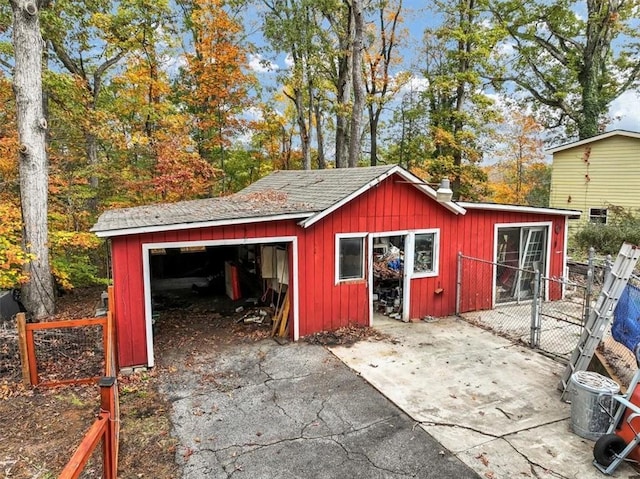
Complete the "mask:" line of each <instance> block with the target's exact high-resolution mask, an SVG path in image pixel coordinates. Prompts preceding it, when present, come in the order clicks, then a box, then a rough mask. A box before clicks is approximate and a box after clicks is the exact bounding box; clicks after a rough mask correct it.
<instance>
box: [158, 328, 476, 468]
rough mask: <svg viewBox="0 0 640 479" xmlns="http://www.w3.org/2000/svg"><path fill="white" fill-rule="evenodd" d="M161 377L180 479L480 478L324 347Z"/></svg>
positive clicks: (208, 360)
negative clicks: (170, 411)
mask: <svg viewBox="0 0 640 479" xmlns="http://www.w3.org/2000/svg"><path fill="white" fill-rule="evenodd" d="M181 368H182V369H181V370H179V371H175V372H173V373H172V374H168V375H166V377H164V379H163V386H162V390H163V393H165V394H166V395H167V397H168V398H169V400H170V401H171V402H172V404H173V408H172V421H173V424H174V431H173V433H174V435H175V436H176V437H177V438H178V440H179V446H178V448H177V451H176V460H177V462H178V463H179V464H180V465H181V467H182V477H183V478H185V479H199V478H238V479H241V478H252V479H259V478H265V479H266V478H269V479H274V478H283V479H284V478H287V479H288V478H367V479H369V478H391V479H393V478H456V479H466V478H469V479H471V478H473V479H477V478H478V477H479V476H478V475H477V474H476V473H474V472H473V471H472V470H471V469H470V468H468V467H467V466H466V465H464V464H463V463H462V461H460V460H459V459H458V458H456V457H455V456H454V455H452V454H451V453H450V452H449V451H448V450H447V449H445V448H444V447H443V446H442V445H441V444H439V443H438V442H437V441H435V440H434V439H433V438H432V437H431V436H430V435H429V434H428V433H427V432H426V431H425V430H424V429H423V428H422V427H417V424H416V423H415V421H413V420H411V419H410V418H409V417H408V416H407V415H406V414H405V413H404V412H402V411H401V410H400V409H399V408H398V407H396V406H395V405H394V404H393V403H391V402H390V401H389V400H388V399H387V398H386V397H385V396H383V395H382V394H381V393H380V392H378V391H377V390H376V389H374V388H373V387H372V386H371V385H369V384H368V383H367V382H366V381H364V380H363V379H362V378H361V377H360V376H359V375H358V374H356V373H355V372H353V371H352V370H350V369H349V368H348V367H346V366H345V365H344V364H343V363H342V362H341V361H340V360H338V359H337V358H336V357H335V356H333V355H332V354H331V353H330V352H329V351H328V350H326V349H325V348H323V347H321V346H316V345H309V344H306V343H302V342H301V343H291V344H286V345H284V346H281V345H279V344H277V343H276V342H274V341H272V340H263V341H260V342H257V343H240V344H235V345H231V346H229V347H224V348H216V349H215V350H212V351H211V352H207V353H200V354H198V355H197V356H196V357H194V358H192V360H191V361H190V362H189V364H188V365H182V366H181Z"/></svg>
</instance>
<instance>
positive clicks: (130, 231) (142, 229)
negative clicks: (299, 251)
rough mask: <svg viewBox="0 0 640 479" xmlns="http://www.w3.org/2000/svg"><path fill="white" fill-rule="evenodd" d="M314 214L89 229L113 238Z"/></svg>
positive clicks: (104, 236)
mask: <svg viewBox="0 0 640 479" xmlns="http://www.w3.org/2000/svg"><path fill="white" fill-rule="evenodd" d="M313 214H314V213H313V212H311V213H309V212H305V213H285V214H279V215H267V216H253V217H249V218H232V219H224V220H215V221H199V222H193V223H175V224H169V225H149V226H139V227H134V228H119V229H113V230H97V229H95V227H94V228H91V229H90V230H89V231H91V232H93V233H95V235H96V236H98V237H99V238H111V237H115V236H126V235H134V234H146V233H158V232H161V231H180V230H188V229H196V228H208V227H215V226H232V225H239V224H248V223H260V222H262V221H281V220H297V219H300V218H308V217H309V216H312V215H313Z"/></svg>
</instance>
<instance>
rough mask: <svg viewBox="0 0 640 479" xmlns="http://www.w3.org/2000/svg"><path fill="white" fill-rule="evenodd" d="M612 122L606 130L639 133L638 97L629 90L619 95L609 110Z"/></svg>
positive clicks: (639, 100) (639, 97) (639, 108)
mask: <svg viewBox="0 0 640 479" xmlns="http://www.w3.org/2000/svg"><path fill="white" fill-rule="evenodd" d="M609 114H610V115H611V117H612V118H613V121H612V122H611V123H610V124H609V125H608V126H607V130H630V131H640V95H639V94H638V92H636V91H633V90H629V91H626V92H624V93H623V94H622V95H620V96H619V97H618V98H617V99H616V100H615V101H614V102H613V103H611V107H610V108H609Z"/></svg>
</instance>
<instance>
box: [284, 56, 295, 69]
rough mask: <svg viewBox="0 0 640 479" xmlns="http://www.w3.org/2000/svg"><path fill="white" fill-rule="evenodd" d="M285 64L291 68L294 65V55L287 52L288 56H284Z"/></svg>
mask: <svg viewBox="0 0 640 479" xmlns="http://www.w3.org/2000/svg"><path fill="white" fill-rule="evenodd" d="M284 64H285V66H286V67H287V68H291V67H293V65H294V61H293V57H292V56H291V54H290V53H287V56H286V57H284Z"/></svg>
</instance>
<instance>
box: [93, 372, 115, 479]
mask: <svg viewBox="0 0 640 479" xmlns="http://www.w3.org/2000/svg"><path fill="white" fill-rule="evenodd" d="M98 386H100V409H101V412H107V413H109V419H108V421H109V423H108V424H107V429H106V431H105V435H104V438H103V440H102V459H103V464H104V466H103V467H104V469H103V478H104V479H116V477H117V474H118V464H117V461H116V451H117V445H116V444H115V441H117V434H116V427H117V424H116V421H117V420H118V417H117V415H116V397H115V388H117V387H118V386H117V384H116V378H115V377H113V376H111V377H103V378H101V379H100V381H99V382H98Z"/></svg>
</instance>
